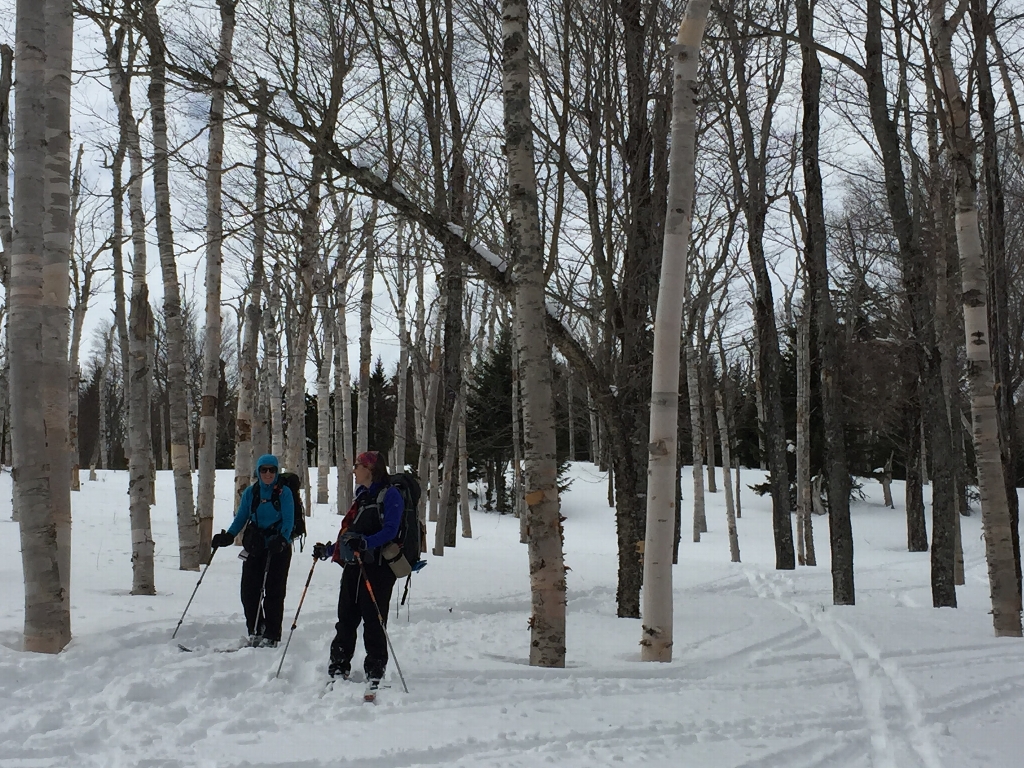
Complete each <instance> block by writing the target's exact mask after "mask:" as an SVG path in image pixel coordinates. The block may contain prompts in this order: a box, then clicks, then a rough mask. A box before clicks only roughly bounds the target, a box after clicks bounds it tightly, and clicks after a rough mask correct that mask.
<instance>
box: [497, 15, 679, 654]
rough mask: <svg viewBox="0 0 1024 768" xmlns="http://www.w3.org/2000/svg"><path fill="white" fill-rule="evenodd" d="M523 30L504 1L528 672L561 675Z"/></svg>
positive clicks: (554, 498)
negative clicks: (537, 669)
mask: <svg viewBox="0 0 1024 768" xmlns="http://www.w3.org/2000/svg"><path fill="white" fill-rule="evenodd" d="M528 29H529V23H528V15H527V6H526V4H525V2H521V1H520V0H503V2H502V39H503V52H504V76H503V80H502V91H503V97H504V99H503V101H504V107H505V154H506V157H507V159H508V181H509V223H508V238H509V250H510V253H511V254H513V257H514V258H513V263H514V264H515V267H514V269H515V277H516V289H515V293H516V345H517V346H518V348H519V361H520V363H521V369H520V370H521V373H522V374H523V376H522V383H523V393H524V397H523V406H524V407H523V423H524V427H525V433H526V434H525V437H526V440H525V443H526V495H525V498H526V504H527V507H528V510H529V511H528V525H529V542H528V550H529V560H530V588H531V593H532V606H533V610H532V613H531V616H530V635H531V640H530V665H531V666H542V667H564V666H565V568H564V566H563V555H562V523H561V516H560V513H559V499H558V462H557V460H556V458H555V425H554V419H553V416H554V413H553V402H552V397H551V365H550V362H551V347H550V345H549V343H548V339H547V331H546V328H545V314H546V312H547V309H546V306H545V300H544V253H543V242H542V239H541V235H540V218H539V213H538V210H537V178H536V171H535V169H534V165H533V123H532V117H531V108H530V66H529V60H528V56H527V53H528V50H527V49H528V44H527V30H528ZM673 455H674V454H673ZM673 463H674V462H673Z"/></svg>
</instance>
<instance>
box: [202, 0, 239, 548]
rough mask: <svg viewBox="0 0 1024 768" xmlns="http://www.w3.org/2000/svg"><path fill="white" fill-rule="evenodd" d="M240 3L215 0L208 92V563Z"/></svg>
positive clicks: (205, 351)
mask: <svg viewBox="0 0 1024 768" xmlns="http://www.w3.org/2000/svg"><path fill="white" fill-rule="evenodd" d="M235 2H236V0H217V7H218V8H219V9H220V42H219V44H218V46H217V59H216V61H215V62H214V65H213V81H214V83H216V84H217V86H216V87H214V89H213V90H212V91H211V93H210V124H209V137H208V145H207V155H206V328H205V338H204V341H203V399H202V410H201V416H200V419H199V496H198V499H197V504H196V507H197V512H198V518H199V553H200V556H201V557H202V559H203V561H204V562H209V558H210V556H211V550H210V538H211V537H212V536H213V499H214V486H215V484H216V479H217V409H218V407H219V406H220V402H219V393H220V345H221V317H220V294H221V290H220V288H221V265H222V263H223V259H224V254H223V250H224V248H223V245H224V202H223V199H222V190H223V186H224V182H223V174H224V87H223V86H224V83H225V82H227V79H228V75H229V73H230V70H231V47H232V44H233V42H234V36H235Z"/></svg>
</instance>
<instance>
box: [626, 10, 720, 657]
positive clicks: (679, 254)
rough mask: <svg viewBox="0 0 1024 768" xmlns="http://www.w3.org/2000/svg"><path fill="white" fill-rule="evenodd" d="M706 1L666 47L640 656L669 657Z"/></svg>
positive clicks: (693, 393)
mask: <svg viewBox="0 0 1024 768" xmlns="http://www.w3.org/2000/svg"><path fill="white" fill-rule="evenodd" d="M709 6H710V0H691V1H690V2H689V3H687V5H686V10H685V12H684V15H683V19H682V21H681V22H680V24H679V32H678V33H677V35H676V42H675V46H674V47H673V50H672V55H673V58H674V71H673V86H672V147H671V150H670V153H669V189H668V201H667V207H668V214H667V216H666V220H665V243H664V248H663V251H662V262H661V277H660V280H659V288H658V305H657V306H658V312H657V316H656V317H655V322H654V368H653V371H652V377H651V425H650V444H649V446H648V453H649V463H648V469H647V529H646V535H645V538H644V588H643V612H642V615H643V631H642V634H641V640H640V645H641V658H642V659H643V660H644V661H671V660H672V642H673V640H672V637H673V628H672V621H673V613H672V540H673V532H674V529H675V520H676V486H675V483H676V443H677V441H678V437H679V436H678V426H677V423H678V410H679V357H680V355H679V352H680V350H679V346H680V341H679V340H680V336H681V333H682V314H683V301H684V296H685V294H686V286H687V275H686V267H687V258H688V251H689V244H690V223H691V221H692V210H693V194H694V192H693V190H694V143H695V126H696V97H697V67H698V62H699V58H700V57H699V54H700V46H701V40H702V38H703V37H704V26H705V23H706V21H707V14H708V9H709ZM689 351H690V350H689V349H688V350H687V353H688V354H687V358H688V359H689ZM689 367H690V366H689V363H688V364H687V368H688V369H689ZM696 398H697V394H696V390H694V389H691V391H690V399H691V401H692V400H695V399H696ZM691 408H692V406H691ZM694 431H695V432H696V430H694ZM695 448H696V441H695ZM696 463H697V459H696V456H695V457H694V464H696ZM695 479H696V476H695Z"/></svg>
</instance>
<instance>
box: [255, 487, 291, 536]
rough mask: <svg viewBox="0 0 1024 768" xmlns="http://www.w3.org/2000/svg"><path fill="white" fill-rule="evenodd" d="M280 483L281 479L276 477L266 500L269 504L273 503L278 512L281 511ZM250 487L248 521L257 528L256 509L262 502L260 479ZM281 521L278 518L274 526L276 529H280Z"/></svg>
mask: <svg viewBox="0 0 1024 768" xmlns="http://www.w3.org/2000/svg"><path fill="white" fill-rule="evenodd" d="M282 484H283V483H282V481H281V479H280V478H278V479H277V481H276V482H275V483H274V487H273V489H272V490H271V491H270V498H269V499H267V501H269V502H270V503H271V504H273V505H274V509H276V510H277V511H278V512H280V511H281V485H282ZM250 487H251V488H252V505H251V506H250V507H249V522H250V523H252V524H253V525H254V526H255V527H256V528H259V527H260V526H259V523H258V522H257V521H256V510H258V509H259V507H260V504H262V503H263V501H264V500H263V499H261V498H260V481H259V480H257V481H256V482H255V483H253V484H252V485H251V486H250ZM281 522H282V521H280V520H278V522H277V523H276V527H277V528H278V529H280V527H281ZM260 530H263V529H260ZM267 530H271V529H269V528H268V529H267Z"/></svg>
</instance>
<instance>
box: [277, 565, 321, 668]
mask: <svg viewBox="0 0 1024 768" xmlns="http://www.w3.org/2000/svg"><path fill="white" fill-rule="evenodd" d="M316 563H317V558H316V557H314V558H313V566H312V567H311V568H310V569H309V576H307V577H306V586H304V587H303V588H302V597H300V598H299V607H298V608H296V609H295V618H294V619H292V628H291V629H290V630H288V641H287V642H286V643H285V644H284V653H282V654H281V663H280V664H278V665H277V674H275V675H274V677H280V676H281V667H283V666H284V657H285V656H287V655H288V646H289V645H291V644H292V635H294V634H295V627H297V626H298V625H299V611H301V610H302V602H303V601H304V600H305V599H306V590H307V589H309V582H311V581H312V580H313V568H316Z"/></svg>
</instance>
